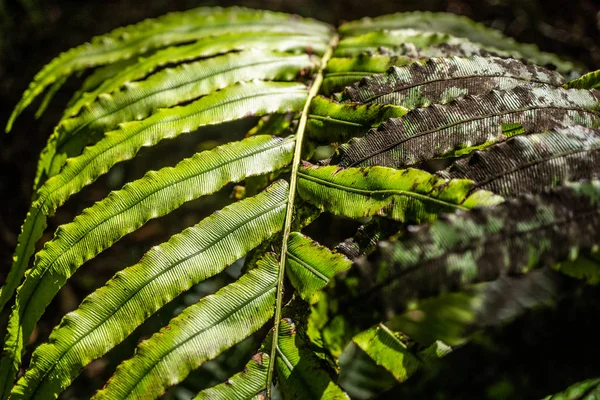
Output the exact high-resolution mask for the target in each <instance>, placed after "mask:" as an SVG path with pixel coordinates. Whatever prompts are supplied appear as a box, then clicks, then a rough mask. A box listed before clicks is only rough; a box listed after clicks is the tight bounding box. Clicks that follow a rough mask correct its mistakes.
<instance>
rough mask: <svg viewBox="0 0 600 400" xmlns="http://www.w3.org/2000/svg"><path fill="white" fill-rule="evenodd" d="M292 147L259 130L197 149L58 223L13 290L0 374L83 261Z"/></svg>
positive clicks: (270, 164)
mask: <svg viewBox="0 0 600 400" xmlns="http://www.w3.org/2000/svg"><path fill="white" fill-rule="evenodd" d="M293 148H294V140H293V138H290V139H281V138H276V137H270V136H264V135H261V136H255V137H251V138H248V139H246V140H244V141H241V142H235V143H232V144H227V145H224V146H222V147H219V148H217V149H215V150H211V151H208V152H204V153H199V154H197V155H196V156H194V157H192V158H190V159H188V160H184V161H182V162H181V163H180V164H178V165H177V166H176V167H174V168H165V169H162V170H160V171H158V172H149V173H148V174H147V175H146V176H145V177H144V178H142V179H140V180H138V181H136V182H133V183H130V184H128V185H126V186H125V187H124V188H123V189H122V190H120V191H117V192H113V193H112V194H111V195H110V196H108V197H107V198H106V199H105V200H103V201H100V202H98V203H96V204H94V205H93V206H92V207H91V208H89V209H87V210H85V211H84V213H83V214H82V215H80V216H78V217H77V218H75V220H74V221H73V222H72V223H71V224H68V225H65V226H63V227H61V228H59V230H58V231H57V233H56V236H55V238H54V239H53V240H52V241H50V242H48V243H47V244H46V246H45V247H44V249H43V250H42V251H41V252H40V253H39V254H38V257H37V258H36V262H35V264H34V267H33V269H32V270H31V272H30V273H29V274H28V275H27V277H26V279H25V281H24V283H23V285H22V286H21V287H20V289H19V291H18V293H17V304H16V305H15V307H14V309H13V312H12V316H11V320H10V323H9V331H8V335H7V337H6V342H5V359H6V360H5V361H4V364H0V366H2V365H4V369H0V373H2V374H9V373H10V372H8V370H9V369H10V370H12V368H8V365H9V361H10V360H12V362H13V363H18V361H19V360H20V353H21V351H22V344H21V343H22V340H23V338H27V337H29V335H30V334H31V331H32V329H33V327H34V326H35V323H36V322H37V320H38V319H39V318H40V316H41V315H42V313H43V312H44V310H45V308H46V306H47V305H48V304H49V303H50V301H51V300H52V298H54V296H55V295H56V293H57V292H58V290H59V289H60V287H62V286H63V285H64V283H65V282H66V280H67V279H68V278H69V277H70V276H71V275H72V274H73V273H74V272H75V271H76V270H77V268H78V267H79V266H80V265H82V264H83V263H84V262H85V261H87V260H89V259H90V258H93V257H94V256H96V255H97V254H98V253H100V252H101V251H103V250H104V249H106V248H108V247H109V246H111V245H112V244H113V243H114V242H116V241H117V240H119V239H120V238H121V237H123V236H124V235H125V234H127V233H129V232H132V231H134V230H136V229H137V228H139V227H140V226H142V225H143V224H144V223H146V222H147V221H148V220H150V219H152V218H156V217H158V216H161V215H165V214H167V213H169V212H171V211H172V210H174V209H176V208H177V207H179V206H180V205H181V204H183V203H184V202H187V201H190V200H192V199H195V198H198V197H200V196H202V195H206V194H210V193H214V192H215V191H217V190H219V189H220V188H222V187H223V186H224V185H226V184H227V183H229V182H231V181H239V180H241V179H243V178H245V177H246V176H252V175H258V174H261V173H265V172H268V171H270V170H273V169H277V168H281V167H282V166H284V165H286V164H288V163H289V162H290V161H291V158H292V153H293ZM2 376H8V375H2ZM6 379H11V378H8V377H7V378H6Z"/></svg>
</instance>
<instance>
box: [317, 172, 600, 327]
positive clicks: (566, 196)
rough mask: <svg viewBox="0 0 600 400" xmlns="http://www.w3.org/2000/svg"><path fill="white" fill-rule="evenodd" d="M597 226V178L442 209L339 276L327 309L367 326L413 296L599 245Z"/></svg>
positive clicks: (599, 213)
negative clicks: (464, 208) (488, 203)
mask: <svg viewBox="0 0 600 400" xmlns="http://www.w3.org/2000/svg"><path fill="white" fill-rule="evenodd" d="M599 226H600V182H598V181H592V182H591V183H581V184H573V185H571V186H566V187H561V188H558V189H555V190H554V191H553V192H546V193H543V194H540V195H538V196H536V197H535V198H532V197H521V198H519V199H517V200H512V201H508V202H505V203H503V204H500V205H498V206H496V207H489V208H481V209H476V210H472V211H470V212H466V213H460V214H455V215H448V216H446V217H445V218H444V219H440V220H438V221H435V222H434V223H432V224H431V225H429V226H424V227H422V228H421V229H415V230H414V233H413V234H412V235H409V236H407V237H405V238H403V240H401V241H398V242H395V243H386V242H383V243H382V244H381V245H380V247H379V250H378V251H377V252H376V253H374V254H373V255H371V256H370V257H369V258H368V259H363V260H362V261H360V262H359V264H360V266H359V267H355V268H351V269H350V270H348V272H346V273H342V274H339V275H337V276H336V279H335V284H334V286H332V289H331V290H330V291H327V293H328V298H335V299H336V301H335V302H334V303H331V306H330V307H331V309H330V315H338V314H339V315H344V316H345V317H346V318H349V319H351V320H352V321H354V322H356V323H359V324H362V325H364V324H372V323H375V322H377V321H380V320H381V319H389V318H391V317H392V316H394V315H399V314H401V313H403V312H404V311H405V310H406V309H407V307H408V305H409V303H410V302H411V301H414V300H416V299H421V298H426V297H431V296H435V295H437V294H439V293H443V292H446V291H456V290H459V289H461V288H464V287H466V286H468V285H470V284H472V283H476V282H485V281H491V280H494V279H496V278H497V277H499V276H504V275H515V274H524V273H526V272H528V271H529V270H531V269H533V268H536V267H539V266H543V265H551V264H554V263H556V262H560V261H563V260H567V259H569V258H575V257H576V255H577V253H578V251H579V250H586V249H588V250H589V249H591V248H594V247H597V245H598V244H597V239H596V238H597V237H598V227H599ZM361 318H362V319H364V320H363V321H361Z"/></svg>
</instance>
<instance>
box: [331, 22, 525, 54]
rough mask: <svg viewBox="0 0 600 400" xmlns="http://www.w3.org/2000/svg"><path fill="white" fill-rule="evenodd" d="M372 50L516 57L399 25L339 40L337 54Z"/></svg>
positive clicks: (381, 52) (443, 35)
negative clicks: (400, 27)
mask: <svg viewBox="0 0 600 400" xmlns="http://www.w3.org/2000/svg"><path fill="white" fill-rule="evenodd" d="M366 52H372V53H376V54H377V53H379V54H383V55H386V56H409V57H412V58H429V57H448V56H460V57H469V56H473V55H481V56H485V55H495V56H505V57H508V56H513V57H517V58H518V56H519V55H520V54H519V53H510V52H504V51H501V50H498V49H496V48H493V47H489V48H484V47H483V46H481V45H478V44H475V43H472V42H471V41H469V40H468V39H464V38H460V37H455V36H452V35H447V34H443V33H438V32H435V31H434V32H422V31H417V30H414V29H398V30H386V31H376V32H369V33H365V34H363V35H360V36H350V37H345V38H343V39H342V40H340V44H339V46H338V47H337V49H336V51H335V53H334V55H335V57H354V56H358V55H359V54H361V53H366Z"/></svg>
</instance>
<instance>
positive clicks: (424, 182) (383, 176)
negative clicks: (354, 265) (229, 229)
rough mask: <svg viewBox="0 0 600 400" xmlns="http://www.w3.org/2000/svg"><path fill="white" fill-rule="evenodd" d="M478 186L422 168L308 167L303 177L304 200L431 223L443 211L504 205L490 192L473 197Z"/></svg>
mask: <svg viewBox="0 0 600 400" xmlns="http://www.w3.org/2000/svg"><path fill="white" fill-rule="evenodd" d="M472 185H473V182H472V181H468V180H452V181H448V180H445V179H440V178H437V177H435V176H434V175H431V174H429V173H428V172H425V171H421V170H418V169H406V170H395V169H392V168H384V167H370V168H348V169H343V168H339V167H336V166H326V167H317V166H309V165H307V164H305V165H304V166H303V167H302V168H301V169H300V171H299V173H298V195H299V196H300V197H301V198H302V199H303V200H305V201H307V202H309V203H310V204H312V205H314V206H316V207H319V208H321V209H324V210H327V211H329V212H331V213H334V214H337V215H344V216H346V217H350V218H361V217H369V216H376V215H379V216H386V217H388V218H392V219H395V220H397V221H417V222H419V221H430V220H433V219H435V218H436V217H437V216H438V215H439V214H440V213H442V212H451V211H454V210H457V209H462V210H466V209H469V208H472V207H475V206H483V205H494V204H498V203H500V202H502V201H503V199H502V198H501V197H499V196H495V195H494V194H492V193H490V192H485V191H478V192H475V193H473V194H472V195H470V196H467V193H468V192H469V190H470V188H471V186H472Z"/></svg>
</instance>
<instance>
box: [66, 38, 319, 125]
mask: <svg viewBox="0 0 600 400" xmlns="http://www.w3.org/2000/svg"><path fill="white" fill-rule="evenodd" d="M308 46H312V47H314V51H315V53H317V54H322V52H323V51H324V50H325V48H326V46H327V38H325V39H323V38H322V37H315V36H298V35H285V34H281V33H278V32H274V33H269V32H258V33H243V34H227V35H223V36H218V37H216V38H214V39H211V40H210V41H200V42H198V43H194V44H190V45H186V46H179V47H174V48H168V49H165V50H161V51H159V52H157V53H155V54H153V55H152V56H150V57H148V58H145V59H141V60H140V61H139V62H138V63H136V64H133V65H131V66H130V67H129V68H127V69H125V70H123V71H121V72H119V73H118V74H117V75H116V76H115V77H113V78H112V79H110V80H108V81H105V82H104V83H102V84H101V85H100V86H98V87H97V88H96V89H94V90H93V91H92V92H90V93H85V94H83V95H82V97H81V99H80V100H79V101H77V102H75V104H73V105H72V106H71V107H70V108H69V109H68V110H67V111H65V114H66V115H68V116H69V117H73V116H75V115H76V114H77V113H79V111H80V110H81V108H83V107H85V106H86V105H88V106H89V104H90V103H91V102H93V101H95V100H96V99H97V98H98V97H99V96H100V95H102V94H110V93H112V92H114V91H116V90H118V89H120V88H121V87H123V86H126V85H127V84H128V82H132V81H135V80H139V79H142V78H144V77H146V76H147V75H149V74H150V73H151V72H153V71H155V70H156V69H157V68H159V67H161V66H164V65H168V64H173V63H176V62H183V61H190V60H194V59H197V58H202V57H209V56H215V55H218V54H222V53H223V52H226V51H234V50H237V51H241V50H248V49H255V50H271V51H278V52H284V51H292V50H296V51H303V50H305V49H306V48H307V47H308Z"/></svg>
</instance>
